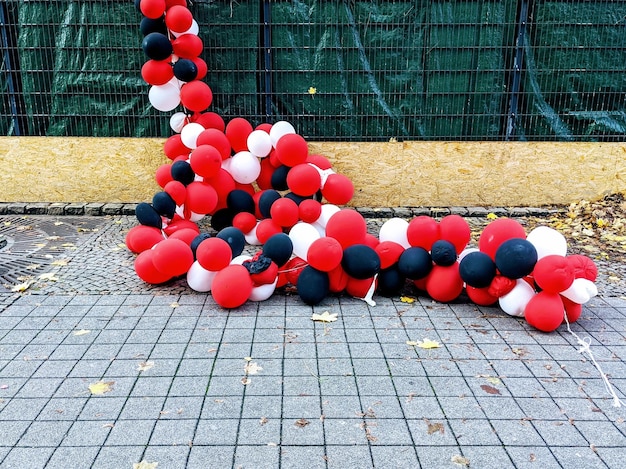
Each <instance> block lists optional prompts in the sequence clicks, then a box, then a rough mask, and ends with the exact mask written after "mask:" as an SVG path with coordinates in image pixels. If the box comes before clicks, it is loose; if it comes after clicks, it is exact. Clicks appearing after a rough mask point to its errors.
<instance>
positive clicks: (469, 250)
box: [457, 248, 480, 263]
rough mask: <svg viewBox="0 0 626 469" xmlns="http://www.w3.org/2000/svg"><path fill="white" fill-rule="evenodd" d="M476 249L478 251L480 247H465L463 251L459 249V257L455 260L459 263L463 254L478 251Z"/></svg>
mask: <svg viewBox="0 0 626 469" xmlns="http://www.w3.org/2000/svg"><path fill="white" fill-rule="evenodd" d="M478 251H480V249H478V248H465V249H463V251H461V254H459V259H458V260H457V262H459V263H461V261H462V260H463V258H464V257H465V256H467V255H468V254H469V253H472V252H478Z"/></svg>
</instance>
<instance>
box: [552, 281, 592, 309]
mask: <svg viewBox="0 0 626 469" xmlns="http://www.w3.org/2000/svg"><path fill="white" fill-rule="evenodd" d="M597 294H598V287H596V284H595V283H593V282H592V281H591V280H587V279H586V278H577V279H574V282H573V283H572V285H571V286H570V287H569V288H568V289H567V290H564V291H562V292H561V295H563V296H564V297H565V298H567V299H568V300H571V301H573V302H574V303H578V304H579V305H584V304H585V303H587V302H588V301H589V300H590V299H591V298H593V297H594V296H596V295H597Z"/></svg>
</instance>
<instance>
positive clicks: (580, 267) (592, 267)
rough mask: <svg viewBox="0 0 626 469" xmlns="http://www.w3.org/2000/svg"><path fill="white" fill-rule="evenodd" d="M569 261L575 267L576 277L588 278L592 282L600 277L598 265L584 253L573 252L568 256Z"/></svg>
mask: <svg viewBox="0 0 626 469" xmlns="http://www.w3.org/2000/svg"><path fill="white" fill-rule="evenodd" d="M567 261H568V262H569V263H570V264H571V265H572V268H573V269H574V277H575V278H586V279H587V280H591V281H592V282H595V281H596V278H598V267H597V266H596V264H595V262H593V261H592V260H591V259H590V258H589V257H587V256H583V255H582V254H572V255H570V256H567Z"/></svg>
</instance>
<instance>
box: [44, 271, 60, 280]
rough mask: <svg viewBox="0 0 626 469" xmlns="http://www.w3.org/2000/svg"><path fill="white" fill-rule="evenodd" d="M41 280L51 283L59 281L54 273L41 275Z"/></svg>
mask: <svg viewBox="0 0 626 469" xmlns="http://www.w3.org/2000/svg"><path fill="white" fill-rule="evenodd" d="M39 279H40V280H50V281H51V282H56V281H57V280H59V279H58V278H57V277H56V276H55V275H54V272H48V273H47V274H41V275H40V276H39Z"/></svg>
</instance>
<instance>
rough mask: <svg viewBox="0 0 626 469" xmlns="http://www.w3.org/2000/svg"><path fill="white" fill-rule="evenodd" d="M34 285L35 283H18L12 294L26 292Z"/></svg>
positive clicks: (12, 289)
mask: <svg viewBox="0 0 626 469" xmlns="http://www.w3.org/2000/svg"><path fill="white" fill-rule="evenodd" d="M32 283H33V282H24V283H18V284H17V285H13V287H12V288H11V291H12V292H22V291H26V290H28V287H30V286H31V284H32Z"/></svg>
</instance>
